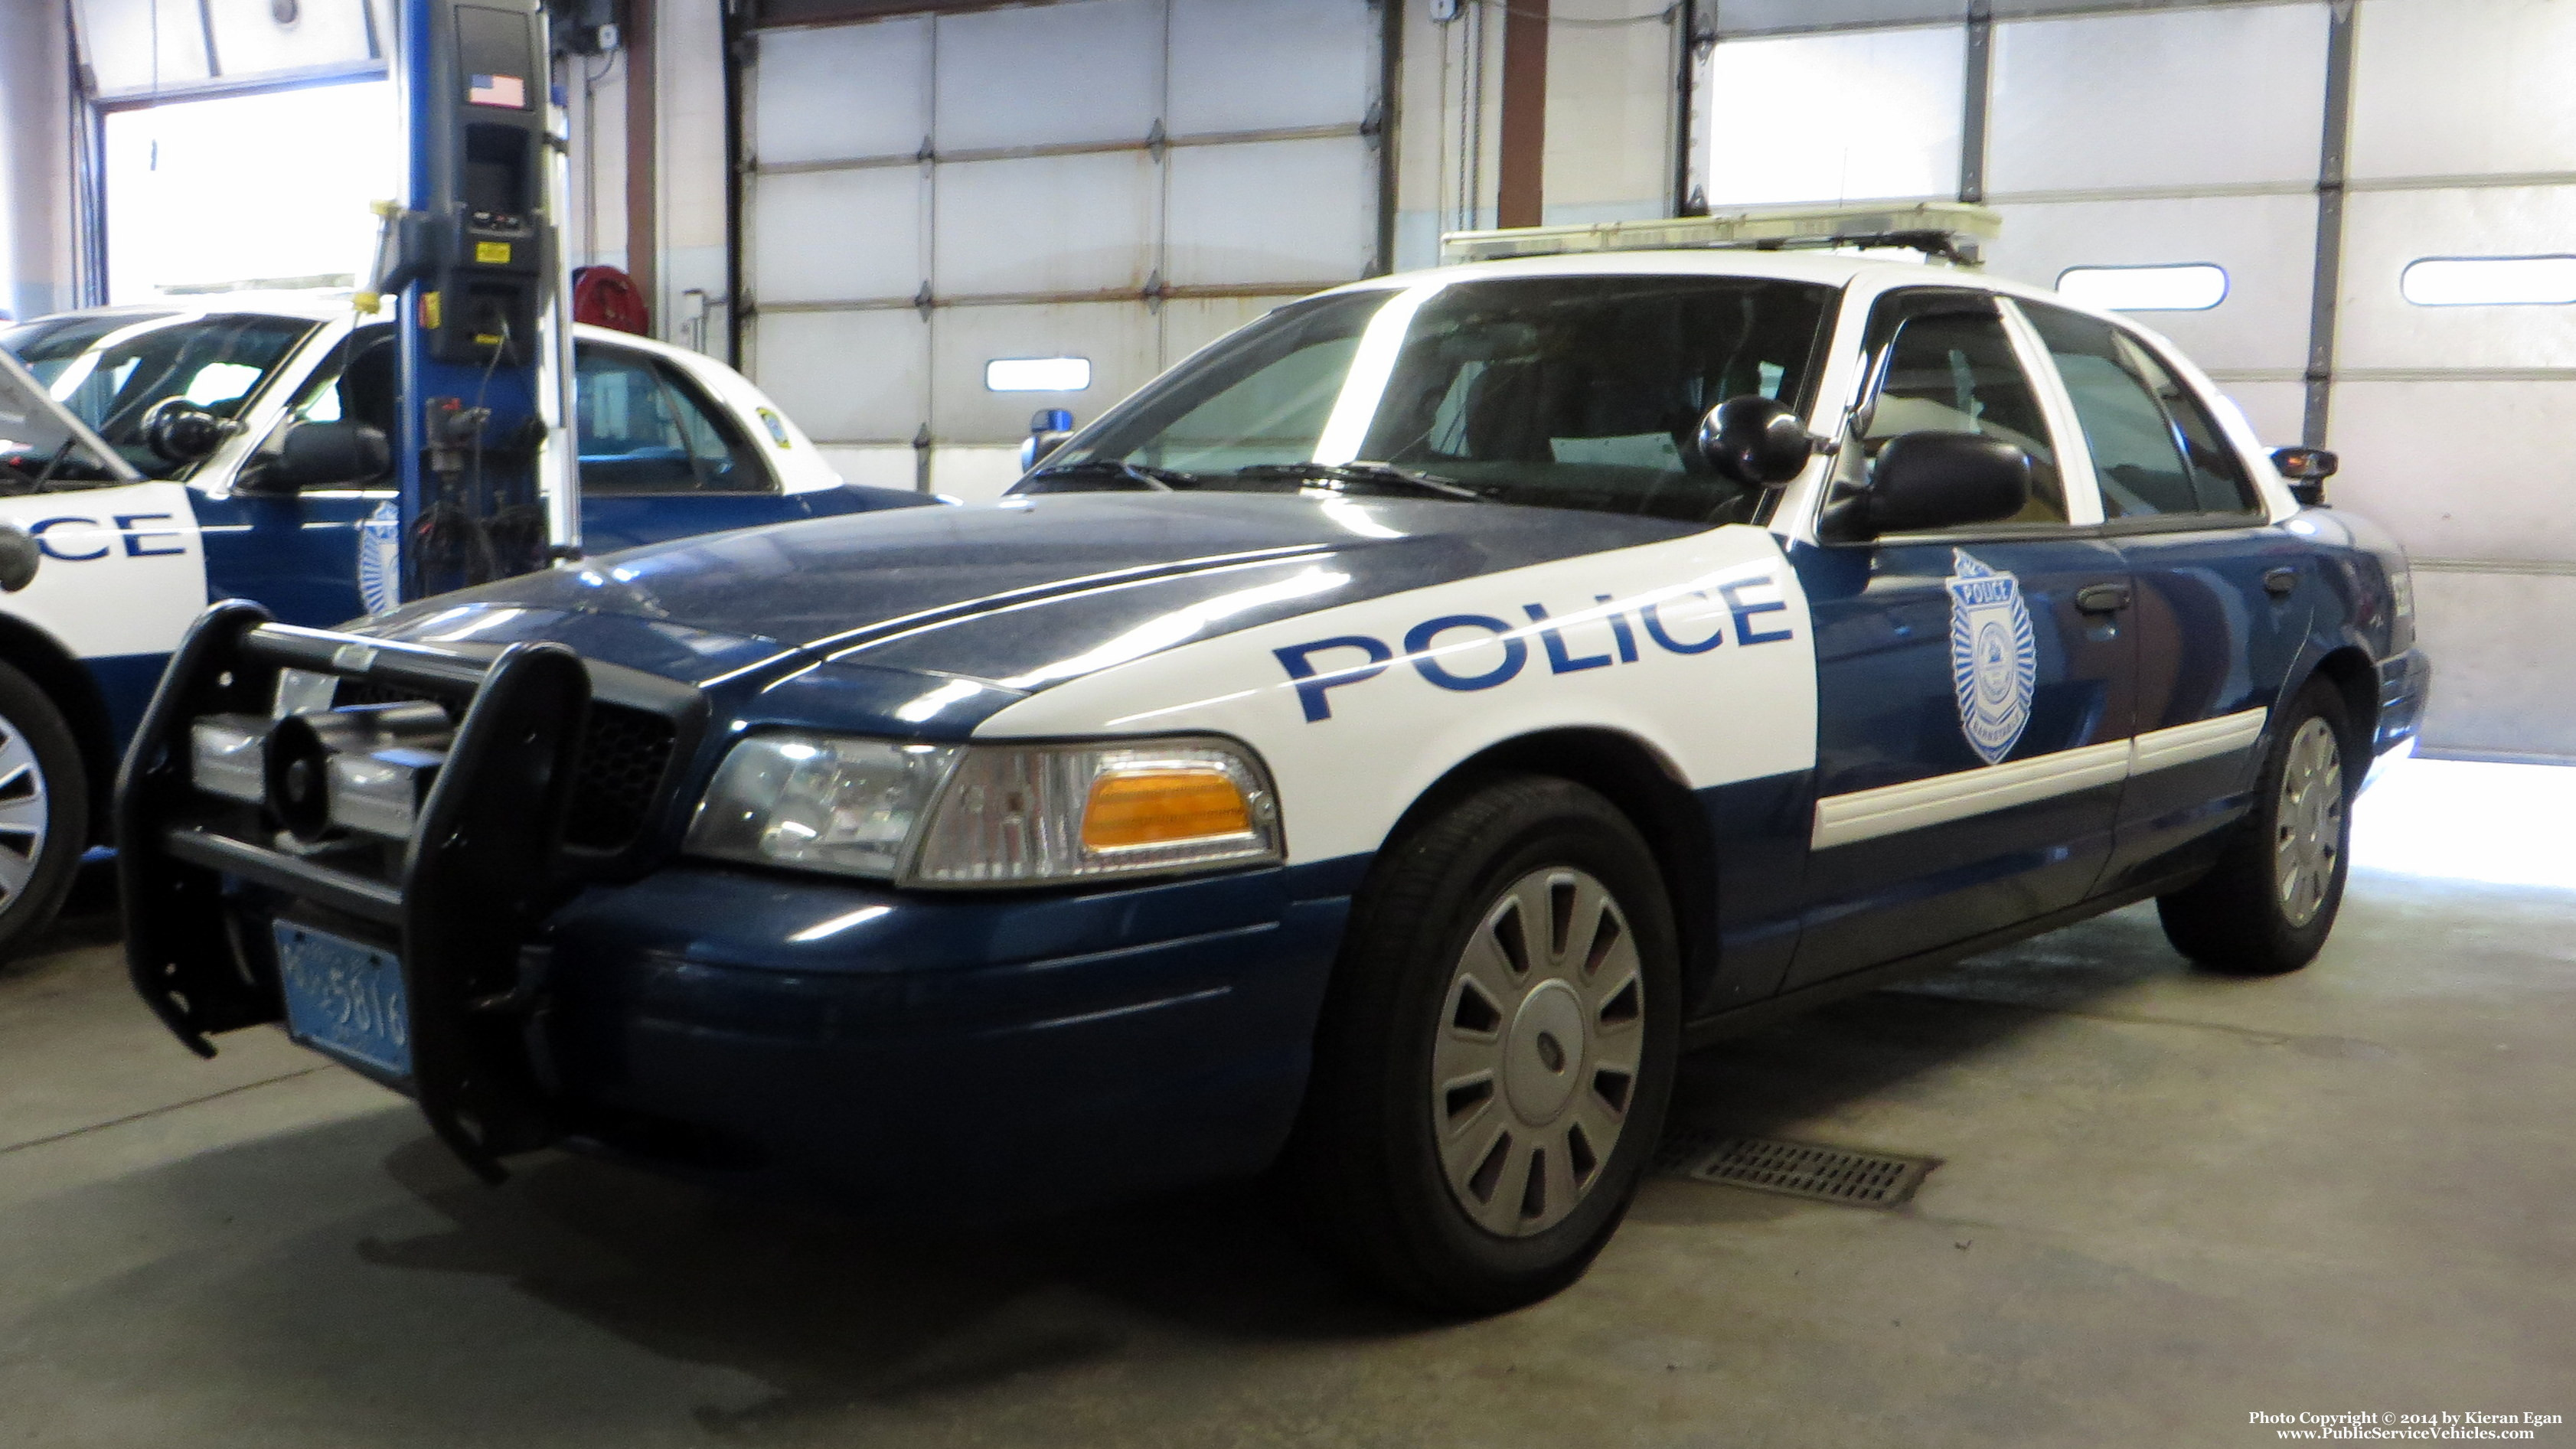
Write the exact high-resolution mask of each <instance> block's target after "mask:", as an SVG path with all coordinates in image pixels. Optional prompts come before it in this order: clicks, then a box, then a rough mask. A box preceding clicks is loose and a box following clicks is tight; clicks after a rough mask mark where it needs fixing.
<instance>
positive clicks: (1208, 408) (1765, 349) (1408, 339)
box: [1021, 275, 1833, 523]
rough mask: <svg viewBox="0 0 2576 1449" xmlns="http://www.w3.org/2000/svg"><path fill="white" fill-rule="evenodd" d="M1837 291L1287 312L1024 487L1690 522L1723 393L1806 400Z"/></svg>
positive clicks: (1700, 500) (1487, 293) (1396, 303)
mask: <svg viewBox="0 0 2576 1449" xmlns="http://www.w3.org/2000/svg"><path fill="white" fill-rule="evenodd" d="M1832 300H1833V290H1832V289H1831V288H1829V287H1824V286H1819V285H1814V284H1810V283H1802V282H1786V281H1770V280H1763V279H1759V278H1749V277H1706V276H1655V275H1637V276H1589V277H1533V278H1514V279H1498V280H1493V281H1469V282H1433V283H1428V284H1425V285H1422V286H1417V287H1411V288H1404V289H1389V290H1384V291H1369V292H1351V293H1342V294H1339V295H1335V296H1328V297H1321V298H1317V299H1315V300H1313V301H1309V302H1302V303H1297V304H1295V305H1292V306H1289V307H1284V308H1281V309H1280V310H1279V311H1277V312H1274V313H1272V314H1271V315H1270V316H1268V317H1266V318H1264V319H1262V320H1261V321H1259V322H1256V323H1254V324H1252V325H1251V326H1249V327H1247V328H1245V329H1244V330H1243V331H1241V332H1238V333H1236V334H1235V335H1234V336H1232V337H1230V338H1227V339H1226V340H1224V341H1223V342H1220V343H1219V344H1217V345H1216V346H1214V347H1212V348H1210V349H1208V350H1207V351H1206V352H1204V353H1201V354H1200V355H1199V356H1198V357H1196V358H1194V359H1192V360H1191V361H1190V362H1188V363H1185V364H1183V365H1182V366H1181V367H1180V368H1179V369H1178V370H1176V371H1174V372H1173V373H1172V374H1171V375H1170V376H1168V377H1166V378H1164V379H1163V380H1162V381H1161V382H1159V383H1158V384H1156V385H1155V386H1152V387H1149V388H1147V389H1146V390H1145V391H1144V392H1142V393H1140V394H1138V395H1137V396H1136V397H1135V398H1133V399H1131V400H1130V401H1128V402H1127V403H1125V404H1123V405H1121V406H1120V407H1118V408H1117V409H1115V410H1114V411H1112V412H1111V413H1110V414H1109V415H1108V416H1106V417H1104V418H1102V419H1101V421H1100V422H1099V423H1098V424H1097V425H1096V426H1094V427H1093V428H1092V429H1091V430H1090V431H1088V432H1087V433H1085V434H1084V435H1082V436H1081V437H1079V438H1078V439H1076V440H1075V443H1074V445H1073V446H1070V447H1068V448H1066V449H1065V450H1063V451H1061V452H1060V453H1058V454H1057V455H1056V456H1055V457H1053V458H1051V459H1049V460H1048V463H1047V465H1046V466H1045V467H1043V468H1041V469H1039V470H1038V472H1037V474H1036V475H1035V476H1034V477H1033V478H1032V479H1031V480H1029V481H1027V482H1024V483H1023V484H1022V485H1021V490H1022V491H1038V490H1043V489H1046V488H1048V487H1051V486H1095V487H1134V488H1303V487H1326V488H1360V489H1367V490H1370V491H1391V492H1401V493H1405V494H1408V495H1413V496H1425V497H1429V496H1440V497H1452V498H1461V499H1473V498H1484V499H1489V500H1493V501H1497V502H1505V503H1519V504H1530V505H1536V506H1541V507H1550V508H1584V509H1594V510H1598V511H1603V512H1612V513H1639V514H1651V515H1654V516H1657V517H1664V518H1675V519H1688V520H1695V521H1706V522H1712V523H1715V522H1743V521H1752V520H1754V519H1755V518H1756V517H1757V516H1758V514H1759V513H1760V511H1761V510H1762V509H1764V508H1765V507H1766V506H1767V503H1768V500H1769V498H1770V496H1771V495H1770V493H1769V491H1768V490H1763V489H1756V488H1749V487H1746V486H1745V485H1742V484H1739V483H1735V482H1731V481H1729V480H1727V479H1725V478H1723V477H1720V476H1719V475H1717V474H1716V473H1715V472H1713V471H1712V470H1711V469H1710V468H1709V467H1708V465H1707V464H1706V463H1705V462H1704V461H1703V460H1702V459H1701V457H1700V455H1699V452H1698V449H1697V448H1696V447H1695V446H1694V444H1695V440H1696V437H1697V435H1698V431H1699V425H1700V420H1701V419H1702V418H1703V417H1705V416H1706V415H1707V413H1708V410H1709V409H1710V408H1712V407H1714V406H1716V405H1717V404H1718V403H1720V402H1723V401H1725V400H1726V399H1728V398H1731V397H1741V396H1744V395H1745V394H1748V393H1758V394H1760V395H1762V396H1765V397H1769V398H1774V399H1777V400H1779V401H1781V402H1783V403H1786V404H1787V405H1788V406H1790V407H1791V408H1792V409H1795V410H1797V411H1799V412H1801V413H1803V412H1804V411H1805V410H1806V407H1807V404H1808V402H1809V391H1810V388H1811V387H1812V384H1813V376H1814V372H1815V359H1816V357H1817V355H1818V353H1819V350H1820V348H1819V344H1820V339H1821V334H1822V333H1823V330H1824V327H1825V324H1826V319H1827V317H1828V316H1829V315H1830V305H1831V302H1832Z"/></svg>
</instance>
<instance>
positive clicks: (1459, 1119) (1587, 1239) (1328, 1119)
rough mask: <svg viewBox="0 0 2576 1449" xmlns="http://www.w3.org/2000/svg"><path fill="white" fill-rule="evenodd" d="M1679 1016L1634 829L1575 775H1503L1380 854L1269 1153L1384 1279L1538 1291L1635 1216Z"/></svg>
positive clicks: (1515, 1298) (1673, 971)
mask: <svg viewBox="0 0 2576 1449" xmlns="http://www.w3.org/2000/svg"><path fill="white" fill-rule="evenodd" d="M1680 1019H1681V973H1680V968H1679V964H1678V958H1677V954H1676V950H1675V946H1674V930H1673V923H1672V908H1671V906H1670V904H1669V903H1668V902H1667V900H1666V898H1665V893H1664V885H1663V878H1662V874H1661V872H1660V871H1659V870H1658V868H1657V866H1656V863H1655V858H1654V855H1653V852H1652V851H1650V850H1649V849H1648V848H1647V845H1646V843H1645V841H1644V839H1643V838H1642V837H1640V836H1639V835H1638V833H1637V830H1636V828H1635V827H1634V826H1633V825H1631V824H1630V823H1629V822H1628V820H1627V818H1626V817H1625V816H1623V815H1622V814H1620V813H1619V811H1618V810H1617V809H1616V808H1615V807H1613V806H1612V805H1611V804H1610V802H1609V801H1607V800H1605V799H1603V798H1602V797H1601V796H1599V795H1597V794H1595V793H1593V792H1592V791H1590V790H1588V789H1585V788H1583V787H1582V786H1580V785H1575V784H1572V783H1569V782H1567V781H1564V780H1558V779H1553V778H1548V777H1542V776H1512V777H1506V778H1503V779H1500V780H1497V781H1495V782H1493V783H1491V784H1488V785H1486V786H1484V787H1483V788H1481V789H1478V790H1476V791H1475V792H1474V793H1472V794H1470V795H1468V796H1467V797H1465V798H1464V799H1462V800H1460V801H1459V802H1457V803H1456V804H1455V805H1453V806H1452V807H1450V808H1449V809H1447V810H1446V811H1444V812H1442V813H1441V814H1440V815H1439V816H1438V817H1436V818H1435V819H1433V820H1431V821H1430V822H1428V823H1427V824H1424V825H1422V826H1421V827H1419V828H1417V829H1414V830H1412V831H1410V832H1409V833H1408V834H1407V835H1406V836H1405V837H1404V838H1403V839H1402V840H1400V841H1399V842H1397V843H1396V844H1394V845H1393V846H1391V847H1389V848H1388V849H1387V850H1386V851H1385V852H1384V853H1382V854H1381V855H1380V856H1379V858H1378V862H1377V864H1376V866H1375V867H1374V868H1373V869H1372V871H1371V874H1370V878H1369V881H1368V883H1367V885H1366V886H1365V887H1363V889H1362V891H1361V893H1360V898H1359V900H1358V901H1357V902H1356V903H1355V906H1354V909H1353V912H1352V916H1351V922H1350V926H1349V929H1348V931H1347V933H1346V934H1345V936H1344V938H1343V944H1342V952H1341V959H1340V961H1339V962H1338V964H1337V965H1336V967H1335V971H1334V980H1333V986H1332V989H1331V991H1330V993H1329V994H1328V995H1327V998H1326V1001H1325V1007H1324V1017H1323V1021H1322V1024H1321V1028H1320V1030H1319V1032H1318V1034H1317V1039H1316V1050H1315V1064H1314V1072H1313V1076H1312V1078H1311V1081H1310V1084H1309V1087H1308V1092H1307V1099H1306V1107H1305V1111H1304V1113H1303V1116H1302V1117H1301V1119H1300V1121H1299V1124H1298V1130H1297V1133H1296V1137H1295V1140H1294V1141H1293V1142H1292V1144H1291V1147H1290V1151H1289V1154H1288V1157H1287V1160H1286V1162H1285V1163H1284V1164H1283V1165H1284V1167H1285V1168H1286V1170H1287V1172H1288V1173H1289V1174H1290V1176H1291V1177H1292V1178H1293V1179H1294V1180H1295V1181H1296V1184H1297V1186H1298V1187H1299V1189H1300V1191H1301V1192H1302V1193H1303V1194H1304V1196H1305V1197H1306V1199H1307V1202H1308V1204H1309V1206H1310V1207H1311V1209H1312V1210H1313V1211H1314V1213H1315V1215H1316V1216H1318V1217H1319V1218H1320V1219H1321V1220H1322V1223H1323V1225H1324V1227H1325V1230H1326V1232H1327V1235H1328V1236H1329V1237H1330V1239H1331V1240H1332V1242H1333V1243H1334V1244H1335V1246H1336V1247H1338V1248H1339V1249H1340V1250H1341V1252H1342V1254H1343V1256H1344V1257H1346V1258H1347V1259H1348V1260H1349V1261H1350V1262H1351V1263H1352V1264H1353V1265H1354V1266H1355V1267H1356V1268H1357V1269H1358V1270H1359V1271H1360V1272H1361V1273H1362V1274H1363V1275H1364V1276H1366V1277H1367V1278H1370V1279H1372V1280H1374V1281H1375V1282H1376V1283H1377V1284H1378V1285H1379V1286H1381V1287H1383V1288H1384V1289H1386V1290H1388V1291H1390V1292H1392V1293H1393V1294H1395V1295H1396V1296H1398V1297H1401V1298H1404V1299H1408V1300H1410V1301H1412V1302H1414V1303H1416V1304H1418V1305H1420V1306H1423V1307H1426V1308H1429V1309H1432V1310H1433V1311H1435V1312H1440V1313H1451V1314H1456V1313H1464V1314H1485V1313H1496V1312H1500V1311H1502V1310H1505V1309H1509V1308H1517V1307H1520V1306H1522V1305H1523V1304H1527V1303H1533V1302H1536V1301H1538V1300H1539V1299H1542V1298H1545V1297H1547V1296H1548V1295H1550V1294H1552V1293H1555V1292H1556V1291H1557V1290H1559V1289H1561V1288H1563V1287H1565V1286H1566V1285H1567V1284H1569V1283H1571V1282H1573V1281H1574V1280H1575V1279H1577V1278H1579V1277H1581V1276H1582V1275H1583V1271H1584V1269H1585V1268H1586V1267H1588V1266H1590V1264H1591V1262H1592V1259H1593V1256H1594V1255H1595V1254H1597V1253H1598V1252H1600V1250H1601V1246H1602V1244H1604V1243H1605V1242H1607V1241H1608V1240H1609V1238H1610V1235H1611V1233H1613V1232H1614V1231H1616V1230H1617V1228H1618V1226H1619V1220H1620V1219H1621V1217H1623V1216H1624V1215H1625V1214H1626V1212H1627V1209H1628V1201H1629V1199H1630V1198H1631V1197H1632V1196H1633V1195H1634V1194H1635V1192H1636V1187H1637V1182H1638V1180H1639V1178H1640V1177H1641V1176H1642V1175H1643V1174H1644V1171H1645V1168H1646V1166H1647V1164H1648V1162H1649V1161H1650V1160H1651V1159H1652V1157H1653V1155H1654V1149H1655V1144H1656V1138H1657V1137H1658V1135H1659V1134H1660V1132H1661V1130H1662V1126H1663V1115H1664V1105H1665V1102H1666V1100H1667V1098H1669V1097H1670V1095H1671V1092H1672V1081H1673V1071H1674V1063H1675V1060H1676V1058H1677V1056H1678V1052H1679V1046H1680ZM1533 1167H1535V1168H1536V1169H1537V1171H1536V1172H1533V1171H1532V1169H1533ZM1533 1177H1535V1178H1536V1179H1537V1185H1536V1186H1535V1187H1534V1186H1532V1178H1533Z"/></svg>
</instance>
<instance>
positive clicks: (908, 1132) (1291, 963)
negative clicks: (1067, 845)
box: [532, 865, 1347, 1217]
mask: <svg viewBox="0 0 2576 1449" xmlns="http://www.w3.org/2000/svg"><path fill="white" fill-rule="evenodd" d="M1286 878H1287V873H1286V872H1284V871H1280V870H1276V869H1271V870H1262V871H1256V872H1251V873H1247V874H1242V875H1233V876H1221V877H1215V878H1211V879H1203V880H1195V881H1187V882H1180V883H1170V884H1161V885H1147V886H1135V887H1130V888H1127V889H1123V890H1110V891H1095V892H1090V893H1085V894H1079V895H1055V896H1023V897H1016V898H1001V897H984V896H963V897H959V896H946V897H942V896H924V895H920V894H906V893H898V892H895V891H891V890H883V889H876V888H871V887H867V886H863V885H857V884H849V885H843V884H838V883H831V882H821V881H815V880H812V879H810V878H792V877H788V876H785V875H772V874H769V873H765V872H759V871H745V870H733V869H725V868H714V867H702V866H694V865H691V866H680V867H675V868H672V869H668V870H664V871H661V872H658V873H656V874H654V875H652V876H650V877H647V878H646V879H644V880H641V881H637V882H635V883H633V884H630V885H622V886H614V887H596V888H593V889H591V890H589V891H587V892H585V893H584V894H583V895H581V896H580V897H579V898H577V899H575V900H574V901H573V902H571V903H570V904H569V905H567V906H566V907H565V908H564V909H563V910H562V911H561V912H559V913H558V914H557V915H556V916H555V918H554V919H553V920H552V921H551V922H549V924H548V928H547V930H546V932H545V940H546V942H547V943H548V944H549V945H550V946H551V948H552V956H553V964H552V973H551V977H552V979H551V982H550V987H549V990H548V992H547V998H548V1006H547V1008H546V1010H545V1011H544V1012H543V1013H542V1014H541V1016H540V1017H539V1018H538V1020H537V1021H536V1023H534V1025H533V1027H532V1030H533V1032H534V1033H535V1034H536V1037H537V1043H536V1044H537V1048H538V1051H539V1053H540V1060H541V1075H542V1076H543V1077H545V1078H546V1079H548V1080H549V1081H550V1083H551V1085H552V1087H553V1090H554V1092H555V1093H556V1097H557V1108H558V1111H559V1112H560V1114H561V1119H562V1120H563V1122H564V1123H565V1126H566V1131H567V1134H568V1139H569V1140H570V1141H571V1143H572V1144H573V1145H575V1146H580V1147H588V1148H594V1149H598V1150H604V1151H608V1152H611V1153H614V1154H617V1155H621V1156H626V1157H630V1158H639V1159H643V1160H646V1161H649V1162H652V1163H655V1164H657V1165H662V1166H667V1167H671V1168H675V1169H678V1170H681V1171H684V1172H688V1173H691V1174H693V1175H699V1176H709V1177H717V1178H734V1179H746V1180H752V1181H758V1182H761V1183H764V1184H769V1185H774V1186H778V1187H784V1188H787V1189H790V1190H794V1191H799V1192H804V1193H811V1194H815V1195H820V1196H825V1197H828V1198H830V1199H832V1200H834V1201H837V1202H842V1203H846V1204H852V1205H856V1206H860V1207H864V1208H867V1209H870V1210H874V1211H883V1212H892V1213H897V1214H905V1215H914V1214H926V1215H937V1216H942V1217H959V1216H972V1217H1011V1216H1023V1215H1028V1214H1032V1213H1037V1212H1044V1211H1048V1210H1052V1209H1058V1208H1064V1207H1071V1206H1075V1205H1079V1204H1084V1203H1092V1202H1099V1201H1105V1200H1110V1199H1115V1198H1122V1197H1132V1196H1135V1195H1138V1194H1141V1193H1145V1192H1149V1191H1153V1190H1156V1189H1158V1188H1162V1187H1168V1186H1173V1185H1177V1184H1180V1183H1185V1182H1192V1181H1200V1180H1206V1179H1211V1178H1217V1177H1224V1176H1229V1175H1235V1174H1241V1173H1249V1172H1253V1171H1257V1170H1258V1169H1259V1168H1261V1167H1262V1166H1263V1165H1265V1164H1266V1163H1267V1162H1268V1161H1269V1160H1270V1159H1271V1158H1272V1157H1273V1156H1274V1155H1276V1153H1277V1151H1278V1149H1279V1146H1280V1144H1281V1142H1282V1141H1283V1140H1284V1139H1285V1137H1286V1135H1287V1132H1288V1129H1289V1126H1290V1125H1291V1123H1292V1122H1293V1120H1294V1118H1295V1115H1296V1111H1297V1106H1298V1103H1299V1101H1300V1099H1301V1097H1302V1095H1303V1092H1304V1088H1305V1078H1306V1068H1307V1060H1308V1051H1309V1045H1310V1043H1311V1040H1312V1037H1313V1032H1314V1024H1315V1020H1316V1015H1317V1013H1318V1011H1319V1010H1320V1003H1321V999H1322V994H1323V989H1324V984H1325V981H1326V979H1327V977H1328V976H1329V974H1330V970H1331V962H1332V956H1333V952H1334V949H1335V946H1336V943H1337V942H1338V940H1339V937H1340V934H1341V926H1342V921H1343V918H1344V915H1345V913H1346V909H1347V901H1346V900H1345V899H1339V898H1335V899H1326V900H1317V901H1292V900H1290V899H1289V898H1288V895H1287V891H1286V888H1285V885H1284V882H1285V880H1286Z"/></svg>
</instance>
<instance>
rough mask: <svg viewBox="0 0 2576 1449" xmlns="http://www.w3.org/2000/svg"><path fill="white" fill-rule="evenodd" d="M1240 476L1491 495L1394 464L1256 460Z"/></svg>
mask: <svg viewBox="0 0 2576 1449" xmlns="http://www.w3.org/2000/svg"><path fill="white" fill-rule="evenodd" d="M1234 476H1235V477H1237V478H1302V479H1310V480H1313V481H1315V482H1319V483H1357V484H1360V485H1362V486H1365V487H1388V488H1409V489H1412V490H1413V491H1414V492H1416V493H1427V494H1430V495H1431V496H1432V497H1434V498H1455V499H1459V500H1461V501H1463V502H1467V503H1482V502H1484V501H1485V500H1486V498H1487V496H1488V495H1487V494H1485V493H1482V492H1479V491H1478V490H1476V489H1473V488H1469V487H1465V486H1463V485H1461V484H1459V483H1457V482H1454V481H1452V480H1450V479H1447V478H1442V477H1439V476H1437V475H1435V474H1431V473H1421V472H1416V471H1415V470H1413V469H1411V468H1399V467H1397V466H1395V465H1394V464H1392V463H1367V462H1353V463H1255V464H1253V465H1252V466H1250V467H1248V468H1237V469H1235V470H1234Z"/></svg>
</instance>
